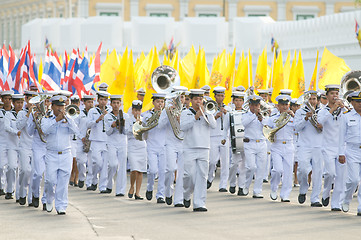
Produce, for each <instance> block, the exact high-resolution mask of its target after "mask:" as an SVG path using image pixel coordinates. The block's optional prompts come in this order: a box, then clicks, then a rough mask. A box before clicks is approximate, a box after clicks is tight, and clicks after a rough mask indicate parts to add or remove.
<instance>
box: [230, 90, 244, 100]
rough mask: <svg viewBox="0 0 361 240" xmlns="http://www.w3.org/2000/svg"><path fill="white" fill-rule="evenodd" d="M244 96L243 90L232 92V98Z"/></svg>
mask: <svg viewBox="0 0 361 240" xmlns="http://www.w3.org/2000/svg"><path fill="white" fill-rule="evenodd" d="M245 96H246V93H244V92H239V91H235V92H232V98H243V99H244V97H245Z"/></svg>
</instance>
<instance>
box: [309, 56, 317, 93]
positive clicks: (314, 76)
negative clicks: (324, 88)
mask: <svg viewBox="0 0 361 240" xmlns="http://www.w3.org/2000/svg"><path fill="white" fill-rule="evenodd" d="M317 65H318V50H317V56H316V64H315V69H314V70H313V74H312V78H311V82H310V86H309V87H308V90H315V91H316V84H317V70H318V69H317Z"/></svg>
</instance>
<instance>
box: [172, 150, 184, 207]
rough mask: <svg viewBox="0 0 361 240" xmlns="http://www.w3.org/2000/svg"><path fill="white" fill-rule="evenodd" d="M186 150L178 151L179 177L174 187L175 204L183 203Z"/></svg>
mask: <svg viewBox="0 0 361 240" xmlns="http://www.w3.org/2000/svg"><path fill="white" fill-rule="evenodd" d="M183 178H184V152H183V149H182V150H181V152H179V153H178V159H177V179H176V185H175V189H174V205H175V204H183V200H184V197H183V194H184V187H183V185H184V183H183Z"/></svg>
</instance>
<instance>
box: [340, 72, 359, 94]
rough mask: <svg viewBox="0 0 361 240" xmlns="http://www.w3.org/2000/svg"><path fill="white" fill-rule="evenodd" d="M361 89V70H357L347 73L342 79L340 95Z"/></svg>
mask: <svg viewBox="0 0 361 240" xmlns="http://www.w3.org/2000/svg"><path fill="white" fill-rule="evenodd" d="M360 90H361V71H360V70H355V71H350V72H348V73H346V74H345V75H344V76H343V77H342V80H341V89H340V96H345V95H348V94H349V93H350V92H355V91H360Z"/></svg>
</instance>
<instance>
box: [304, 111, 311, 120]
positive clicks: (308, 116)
mask: <svg viewBox="0 0 361 240" xmlns="http://www.w3.org/2000/svg"><path fill="white" fill-rule="evenodd" d="M310 117H312V112H308V113H306V117H305V120H306V121H308V119H309V118H310Z"/></svg>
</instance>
